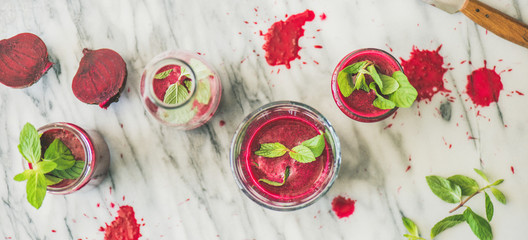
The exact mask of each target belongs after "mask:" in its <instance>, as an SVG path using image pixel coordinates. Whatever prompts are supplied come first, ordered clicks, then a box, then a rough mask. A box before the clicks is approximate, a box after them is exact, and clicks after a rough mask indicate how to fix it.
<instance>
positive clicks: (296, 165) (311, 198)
mask: <svg viewBox="0 0 528 240" xmlns="http://www.w3.org/2000/svg"><path fill="white" fill-rule="evenodd" d="M319 134H324V138H325V148H324V150H323V152H322V153H321V155H320V156H319V157H317V158H316V160H315V161H313V162H309V163H300V162H298V161H296V160H294V159H293V158H291V157H290V155H289V154H284V155H282V156H279V157H275V158H265V157H262V156H255V154H256V153H255V151H256V150H258V148H259V144H263V143H262V142H266V143H269V142H279V143H281V144H284V146H286V147H287V148H290V149H291V148H293V147H295V146H296V145H299V144H301V143H302V142H303V141H305V140H308V139H310V138H312V137H314V136H316V135H319ZM229 157H230V163H231V171H232V172H233V175H234V177H235V181H236V183H237V185H238V187H239V188H240V189H241V190H242V192H244V194H246V196H248V197H249V198H250V199H251V200H253V201H254V202H256V203H257V204H259V205H261V206H263V207H266V208H269V209H272V210H279V211H291V210H296V209H301V208H304V207H306V206H308V205H310V204H312V203H314V202H315V201H316V200H318V199H319V198H320V197H321V196H323V195H324V194H325V193H326V192H327V191H328V190H329V189H330V187H331V186H332V184H333V182H334V181H335V179H336V178H337V173H338V170H339V166H340V164H341V148H340V144H339V139H338V137H337V134H336V132H335V130H334V128H333V127H332V125H331V124H330V122H328V120H327V119H326V118H325V117H324V116H323V115H321V114H320V113H319V112H317V111H316V110H315V109H313V108H311V107H309V106H307V105H304V104H302V103H298V102H292V101H279V102H272V103H269V104H266V105H264V106H262V107H260V108H258V109H257V110H255V111H254V112H253V113H251V114H249V115H248V116H247V117H246V118H245V119H244V120H243V121H242V123H241V124H240V125H239V127H238V129H237V130H236V132H235V135H234V137H233V140H232V142H231V149H230V153H229ZM284 169H287V170H286V171H284ZM286 172H287V173H286ZM259 175H260V176H259ZM264 175H266V177H265V178H266V179H268V180H271V179H269V178H271V177H274V178H275V179H277V180H281V181H283V185H282V186H273V185H268V184H266V183H263V182H261V180H262V178H264V177H262V176H264ZM273 175H275V176H273ZM286 175H287V177H286ZM259 178H260V179H259ZM282 179H284V180H282Z"/></svg>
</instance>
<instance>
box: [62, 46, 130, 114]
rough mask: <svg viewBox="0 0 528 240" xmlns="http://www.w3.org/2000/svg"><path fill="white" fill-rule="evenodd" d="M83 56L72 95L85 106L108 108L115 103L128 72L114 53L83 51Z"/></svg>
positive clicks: (74, 81)
mask: <svg viewBox="0 0 528 240" xmlns="http://www.w3.org/2000/svg"><path fill="white" fill-rule="evenodd" d="M83 54H84V56H83V57H82V59H81V62H80V63H79V69H78V70H77V73H76V74H75V77H73V82H72V90H73V94H75V96H76V97H77V98H78V99H79V100H81V101H82V102H84V103H88V104H99V106H100V107H101V108H105V109H106V108H107V107H108V106H109V105H110V104H111V103H113V102H117V101H118V100H119V96H120V94H121V92H122V91H123V89H124V88H125V84H126V77H127V70H126V63H125V61H123V58H122V57H121V56H120V55H119V54H118V53H116V52H115V51H113V50H110V49H105V48H103V49H98V50H89V49H86V48H85V49H83Z"/></svg>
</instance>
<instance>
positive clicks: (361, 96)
mask: <svg viewBox="0 0 528 240" xmlns="http://www.w3.org/2000/svg"><path fill="white" fill-rule="evenodd" d="M367 60H368V61H371V62H373V63H374V65H375V66H376V69H377V71H378V73H380V74H384V75H388V76H391V75H392V74H393V73H394V72H396V71H402V72H403V68H402V67H401V66H400V63H399V62H398V60H396V59H395V58H394V57H393V56H392V55H390V54H389V53H387V52H385V51H383V50H380V49H375V48H364V49H359V50H356V51H354V52H351V53H349V54H348V55H346V56H345V57H344V58H343V59H342V60H341V61H340V62H339V64H338V65H337V67H336V68H335V70H334V73H333V74H332V95H333V97H334V101H335V102H336V104H337V106H338V107H339V109H341V111H342V112H343V113H344V114H346V115H347V116H348V117H350V118H352V119H354V120H357V121H360V122H377V121H380V120H383V119H385V118H387V117H389V116H391V115H392V114H394V113H395V112H396V110H397V109H398V108H397V107H395V108H392V109H380V108H377V107H375V106H373V105H372V103H373V102H374V100H375V99H376V93H375V92H374V91H372V90H371V91H369V92H365V91H363V90H356V91H353V92H352V94H351V95H350V96H348V97H344V96H343V94H342V93H341V92H340V91H339V86H338V83H337V76H338V74H339V72H340V71H341V70H343V69H344V68H346V67H347V66H349V65H352V64H354V63H357V62H361V61H367ZM365 78H366V82H367V84H369V83H371V82H372V81H373V80H372V78H371V77H370V76H365Z"/></svg>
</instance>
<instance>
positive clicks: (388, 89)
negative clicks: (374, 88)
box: [380, 74, 400, 95]
mask: <svg viewBox="0 0 528 240" xmlns="http://www.w3.org/2000/svg"><path fill="white" fill-rule="evenodd" d="M380 79H381V82H383V88H382V89H381V93H382V94H383V95H389V94H391V93H393V92H395V91H396V90H397V89H398V88H399V87H400V84H398V82H397V81H396V79H394V78H392V77H390V76H387V75H383V74H380Z"/></svg>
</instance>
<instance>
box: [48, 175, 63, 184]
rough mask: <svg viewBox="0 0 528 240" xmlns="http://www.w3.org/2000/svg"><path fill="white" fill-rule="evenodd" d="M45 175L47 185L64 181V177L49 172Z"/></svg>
mask: <svg viewBox="0 0 528 240" xmlns="http://www.w3.org/2000/svg"><path fill="white" fill-rule="evenodd" d="M44 177H46V185H47V186H51V185H55V184H57V183H60V182H61V181H62V178H58V177H54V176H51V175H49V174H45V175H44Z"/></svg>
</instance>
